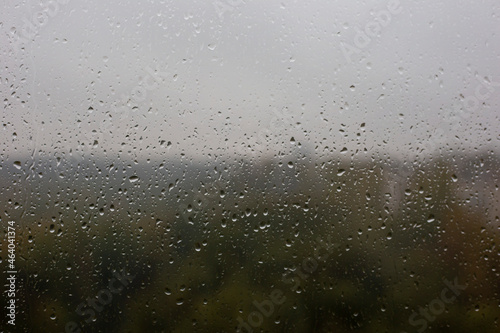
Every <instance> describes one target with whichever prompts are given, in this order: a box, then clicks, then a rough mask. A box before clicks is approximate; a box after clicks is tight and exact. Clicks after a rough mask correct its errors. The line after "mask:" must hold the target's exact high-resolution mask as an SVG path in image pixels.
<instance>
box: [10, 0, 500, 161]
mask: <svg viewBox="0 0 500 333" xmlns="http://www.w3.org/2000/svg"><path fill="white" fill-rule="evenodd" d="M56 3H57V5H55V4H56ZM0 6H1V7H2V8H1V14H0V27H1V29H2V35H1V37H0V38H1V41H0V43H1V44H0V47H1V49H0V52H1V53H0V54H1V62H2V66H1V70H0V89H1V91H2V95H3V96H4V107H3V110H2V127H3V128H2V129H3V130H2V131H1V132H0V133H1V140H2V142H4V143H6V144H4V147H3V148H2V152H1V153H2V154H3V155H4V157H8V156H9V155H19V154H27V153H29V154H32V153H34V152H36V153H47V154H51V153H54V152H62V153H69V152H72V153H73V154H80V155H82V154H90V153H92V154H95V155H101V154H104V153H106V154H111V156H116V154H117V153H118V152H120V151H122V152H123V153H121V154H122V155H129V156H130V157H137V158H157V157H167V156H170V155H172V156H176V155H178V154H180V153H185V154H186V155H196V156H199V157H200V158H204V156H205V157H206V156H208V155H209V154H240V155H251V154H252V151H251V148H249V147H248V146H250V147H252V149H254V154H258V155H262V154H264V155H269V154H274V153H275V152H276V151H279V150H283V148H282V147H283V144H282V142H285V143H286V147H288V146H289V142H290V138H291V137H294V138H295V140H296V141H297V142H300V143H301V144H302V145H303V147H307V148H308V149H309V150H310V153H311V154H317V155H319V156H324V155H325V154H329V153H335V152H339V151H340V150H341V149H343V148H344V147H346V148H347V149H348V150H350V151H356V150H359V151H365V150H366V152H368V154H378V153H380V152H387V153H398V154H400V155H403V156H415V155H420V154H426V153H429V152H431V151H433V150H436V149H438V147H444V148H445V149H448V148H449V147H454V149H455V147H458V148H459V149H466V150H471V149H494V150H496V151H499V147H500V117H499V102H500V93H499V92H500V66H499V64H500V62H499V60H500V59H499V55H500V36H499V32H500V2H498V1H497V0H484V1H457V0H441V1H434V0H419V1H402V0H401V2H400V3H399V5H398V4H397V1H394V0H391V1H381V0H378V1H350V0H349V1H348V0H343V1H269V0H245V1H244V2H243V1H239V0H220V1H206V0H203V1H201V0H186V1H153V0H150V1H130V2H129V1H118V0H109V1H101V0H89V1H78V0H59V1H55V0H54V1H18V0H9V1H5V2H4V3H3V4H2V5H0ZM381 11H383V12H381ZM37 13H38V16H37ZM41 13H42V14H41ZM43 13H45V16H44V14H43ZM387 14H388V15H387ZM34 17H35V18H36V17H38V18H39V20H41V21H42V22H43V25H42V26H37V25H35V24H34V25H33V26H31V24H33V21H34V20H35V19H34ZM360 31H367V32H368V33H369V35H366V33H360ZM367 38H368V39H367ZM18 39H19V41H18ZM477 92H479V94H478V93H477ZM141 94H142V95H141ZM464 100H465V101H469V102H470V103H473V104H474V103H476V102H477V104H478V105H477V106H476V105H473V106H475V107H474V108H470V109H469V110H468V111H467V110H466V109H464V108H463V101H464ZM127 103H128V105H127ZM471 105H472V104H471ZM131 110H133V112H132V111H131ZM459 110H462V111H464V110H465V111H464V112H462V113H460V112H455V111H459ZM129 111H130V112H129ZM450 111H453V112H455V115H454V116H453V114H452V113H450ZM277 119H278V120H280V121H277ZM363 123H364V126H363V127H362V124H363ZM92 131H94V132H92ZM358 133H359V134H358ZM264 134H267V138H266V139H265V140H262V139H259V138H264ZM89 144H90V145H91V147H89Z"/></svg>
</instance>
